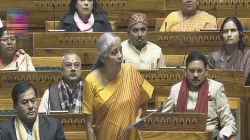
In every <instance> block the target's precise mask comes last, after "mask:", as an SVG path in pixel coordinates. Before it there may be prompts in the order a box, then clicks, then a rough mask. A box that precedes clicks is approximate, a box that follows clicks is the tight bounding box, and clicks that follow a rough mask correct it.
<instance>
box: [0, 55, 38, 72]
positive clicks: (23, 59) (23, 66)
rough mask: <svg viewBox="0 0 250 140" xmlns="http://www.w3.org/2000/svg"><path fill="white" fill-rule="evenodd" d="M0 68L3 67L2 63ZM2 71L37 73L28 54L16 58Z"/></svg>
mask: <svg viewBox="0 0 250 140" xmlns="http://www.w3.org/2000/svg"><path fill="white" fill-rule="evenodd" d="M0 61H1V60H0ZM0 67H2V61H1V62H0ZM2 70H16V71H35V68H34V66H33V64H32V60H31V57H30V56H29V55H28V54H22V55H19V56H14V57H13V61H12V62H11V63H10V64H9V65H7V66H6V67H4V68H3V69H2Z"/></svg>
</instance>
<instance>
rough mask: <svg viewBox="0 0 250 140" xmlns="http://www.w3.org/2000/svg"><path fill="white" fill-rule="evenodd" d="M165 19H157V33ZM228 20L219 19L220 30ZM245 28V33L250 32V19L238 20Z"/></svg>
mask: <svg viewBox="0 0 250 140" xmlns="http://www.w3.org/2000/svg"><path fill="white" fill-rule="evenodd" d="M164 19H165V18H156V19H155V31H159V30H160V28H161V25H162V24H163V22H164ZM225 19H226V18H218V19H217V21H218V22H217V23H218V28H220V27H221V25H222V23H223V21H224V20H225ZM238 19H239V20H240V22H241V24H242V26H243V30H244V31H249V30H250V18H238Z"/></svg>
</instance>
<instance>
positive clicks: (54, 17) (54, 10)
mask: <svg viewBox="0 0 250 140" xmlns="http://www.w3.org/2000/svg"><path fill="white" fill-rule="evenodd" d="M52 7H53V14H54V16H53V20H54V30H55V29H56V5H55V3H53V4H52Z"/></svg>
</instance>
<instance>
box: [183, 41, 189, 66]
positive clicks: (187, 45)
mask: <svg viewBox="0 0 250 140" xmlns="http://www.w3.org/2000/svg"><path fill="white" fill-rule="evenodd" d="M186 43H187V44H186V52H185V55H184V58H183V61H182V66H184V62H185V59H186V56H187V52H188V47H189V43H190V42H186Z"/></svg>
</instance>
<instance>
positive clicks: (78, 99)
mask: <svg viewBox="0 0 250 140" xmlns="http://www.w3.org/2000/svg"><path fill="white" fill-rule="evenodd" d="M61 71H62V78H61V81H60V83H58V84H55V85H53V86H51V87H50V88H49V89H47V90H46V91H45V93H44V94H43V97H42V100H41V103H40V106H39V109H38V112H46V113H49V111H50V110H51V111H62V110H67V111H69V112H71V113H81V112H82V96H83V80H82V78H81V73H82V70H81V58H80V57H79V56H78V55H77V54H75V53H72V52H69V53H66V54H65V55H64V56H63V58H62V65H61Z"/></svg>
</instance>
